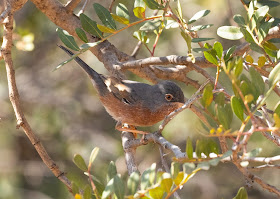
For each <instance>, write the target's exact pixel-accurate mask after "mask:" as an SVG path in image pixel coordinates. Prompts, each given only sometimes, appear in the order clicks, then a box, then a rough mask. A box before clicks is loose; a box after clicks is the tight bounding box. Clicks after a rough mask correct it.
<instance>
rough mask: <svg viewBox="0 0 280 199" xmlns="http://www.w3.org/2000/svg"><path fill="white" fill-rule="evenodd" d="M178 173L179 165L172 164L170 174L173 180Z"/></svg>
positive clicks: (176, 163)
mask: <svg viewBox="0 0 280 199" xmlns="http://www.w3.org/2000/svg"><path fill="white" fill-rule="evenodd" d="M179 171H180V164H179V163H178V162H172V163H171V168H170V173H171V176H172V178H173V179H175V178H176V177H177V175H178V173H179Z"/></svg>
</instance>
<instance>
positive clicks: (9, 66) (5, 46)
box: [1, 13, 72, 192]
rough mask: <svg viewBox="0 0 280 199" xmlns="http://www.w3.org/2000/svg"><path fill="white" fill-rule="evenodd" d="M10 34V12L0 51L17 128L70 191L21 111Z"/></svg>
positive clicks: (11, 26) (63, 174) (11, 22)
mask: <svg viewBox="0 0 280 199" xmlns="http://www.w3.org/2000/svg"><path fill="white" fill-rule="evenodd" d="M12 34H13V15H12V14H11V13H10V14H9V15H8V17H7V18H6V19H5V24H4V36H3V43H2V48H1V51H2V55H3V58H4V61H5V64H6V70H7V79H8V88H9V97H10V101H11V104H12V106H13V109H14V112H15V116H16V119H17V128H19V127H21V128H22V129H23V131H24V132H25V134H26V136H27V137H28V138H29V140H30V142H31V143H32V145H33V146H34V148H35V149H36V151H37V152H38V154H39V155H40V157H41V158H42V160H43V162H44V163H45V165H46V166H47V167H48V168H49V169H50V170H51V171H52V172H53V174H54V175H55V176H56V177H57V178H58V179H59V180H60V181H61V182H63V183H64V184H65V185H66V187H67V188H68V190H69V191H70V192H71V191H72V188H71V182H70V181H69V180H68V178H67V177H66V176H65V173H64V172H62V171H60V170H59V168H58V166H57V165H56V163H55V162H54V161H53V160H52V159H51V158H50V156H49V155H48V153H47V151H46V150H45V148H44V146H43V145H42V143H41V141H40V140H39V138H38V137H37V136H36V135H35V133H34V132H33V130H32V129H31V127H30V125H29V123H28V122H27V120H26V118H25V116H24V113H23V111H22V108H21V103H20V99H19V92H18V89H17V86H16V80H15V70H14V67H13V61H12V55H11V48H12V43H13V41H12Z"/></svg>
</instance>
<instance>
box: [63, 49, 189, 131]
mask: <svg viewBox="0 0 280 199" xmlns="http://www.w3.org/2000/svg"><path fill="white" fill-rule="evenodd" d="M59 47H60V48H61V49H62V50H64V51H65V52H66V53H67V54H68V55H70V56H72V55H73V53H72V52H71V51H70V50H68V49H67V48H65V47H64V46H59ZM75 61H76V62H77V63H78V64H79V65H80V66H81V67H82V69H83V70H84V71H85V72H86V73H87V74H88V76H89V77H90V79H91V81H92V84H93V86H94V87H95V89H96V90H97V92H98V95H99V98H100V101H101V102H102V104H103V106H104V107H105V109H106V111H107V112H108V113H109V114H110V115H111V116H112V117H113V118H114V119H115V120H116V121H117V124H116V129H117V130H119V131H128V132H132V133H140V134H145V132H143V131H139V130H136V127H137V126H140V127H141V126H152V125H153V124H156V123H157V122H159V121H161V120H163V119H164V118H165V116H167V115H168V114H169V113H171V112H173V111H174V110H176V109H178V108H179V107H181V106H182V105H183V104H184V94H183V92H182V90H181V88H180V87H179V86H177V85H176V84H175V83H174V82H171V81H161V82H159V83H158V84H155V85H149V84H145V83H140V82H136V81H130V80H121V79H119V78H116V77H111V76H104V75H101V74H99V73H97V72H96V71H95V70H93V69H92V68H91V67H90V66H88V65H87V64H86V63H85V62H84V61H83V60H81V59H80V58H79V57H75Z"/></svg>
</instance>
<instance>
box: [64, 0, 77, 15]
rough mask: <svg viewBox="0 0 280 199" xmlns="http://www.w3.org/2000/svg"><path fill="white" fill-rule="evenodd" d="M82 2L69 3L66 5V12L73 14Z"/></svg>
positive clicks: (73, 0)
mask: <svg viewBox="0 0 280 199" xmlns="http://www.w3.org/2000/svg"><path fill="white" fill-rule="evenodd" d="M80 2H81V0H71V1H68V2H67V3H66V5H65V8H66V10H68V12H73V10H74V9H75V8H76V7H77V6H78V5H79V3H80Z"/></svg>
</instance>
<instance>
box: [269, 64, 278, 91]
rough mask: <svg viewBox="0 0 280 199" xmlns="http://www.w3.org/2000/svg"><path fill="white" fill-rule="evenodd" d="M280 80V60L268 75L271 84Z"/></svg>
mask: <svg viewBox="0 0 280 199" xmlns="http://www.w3.org/2000/svg"><path fill="white" fill-rule="evenodd" d="M279 80H280V62H279V63H278V64H277V65H276V66H275V67H274V68H273V69H272V71H271V72H270V74H269V76H268V83H269V86H270V87H272V86H274V85H275V84H276V83H277V82H278V81H279Z"/></svg>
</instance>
